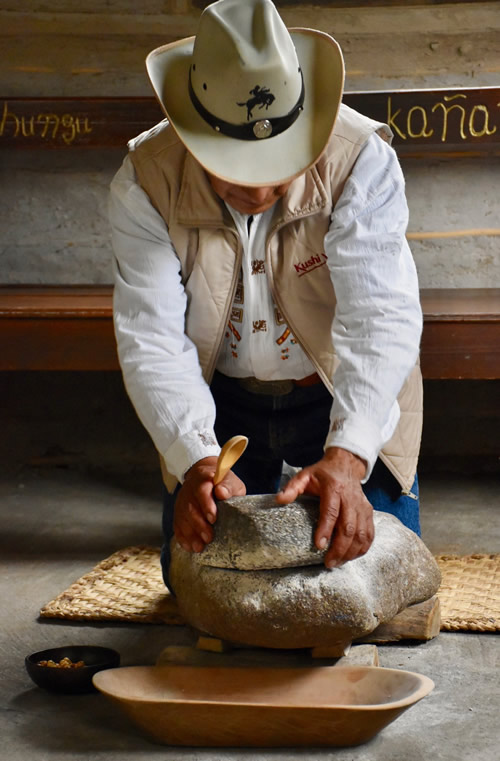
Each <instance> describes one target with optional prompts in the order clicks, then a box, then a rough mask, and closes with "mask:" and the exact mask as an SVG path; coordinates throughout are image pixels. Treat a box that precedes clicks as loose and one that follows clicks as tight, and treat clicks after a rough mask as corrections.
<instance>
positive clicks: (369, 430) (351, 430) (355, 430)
mask: <svg viewBox="0 0 500 761" xmlns="http://www.w3.org/2000/svg"><path fill="white" fill-rule="evenodd" d="M381 446H382V441H381V436H380V430H379V428H378V426H376V425H374V424H373V422H372V421H370V420H367V419H366V418H363V417H361V416H359V415H357V416H350V417H349V418H343V417H337V418H335V419H334V420H332V421H331V423H330V431H329V433H328V436H327V437H326V442H325V447H324V448H325V449H328V448H329V447H340V448H341V449H346V450H347V451H348V452H352V453H353V454H355V455H357V456H358V457H361V459H362V460H364V461H365V462H366V473H365V475H364V478H362V479H361V483H362V484H365V483H366V482H367V481H368V479H369V478H370V476H371V473H372V470H373V466H374V465H375V462H376V461H377V457H378V453H379V451H380V448H381Z"/></svg>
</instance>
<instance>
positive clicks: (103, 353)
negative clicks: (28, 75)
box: [0, 87, 500, 379]
mask: <svg viewBox="0 0 500 761" xmlns="http://www.w3.org/2000/svg"><path fill="white" fill-rule="evenodd" d="M1 102H2V101H1V99H0V103H1ZM344 102H345V103H347V104H348V105H350V106H352V107H354V108H356V109H358V110H359V111H361V112H362V113H365V114H367V115H369V116H372V117H373V118H375V119H379V120H381V121H386V122H388V123H389V124H390V125H391V127H392V129H393V132H394V142H393V145H394V147H395V149H396V151H397V152H398V154H399V155H400V156H401V157H406V158H413V157H422V156H425V157H432V156H436V157H439V158H444V159H453V158H456V157H467V158H469V157H478V158H484V157H488V158H490V159H491V158H492V157H496V156H500V88H496V87H481V88H462V89H454V90H450V89H448V90H420V91H418V90H409V91H395V92H386V91H384V92H362V93H345V95H344ZM162 116H163V115H162V112H161V110H160V107H159V106H158V104H157V102H156V100H155V99H154V98H151V97H150V98H56V99H53V98H52V99H46V98H6V99H3V105H0V151H1V149H2V148H6V149H9V150H12V149H22V148H31V149H33V148H37V149H46V148H51V149H59V150H73V149H74V148H84V149H86V148H89V149H90V148H114V149H115V148H116V149H120V150H122V151H123V152H124V151H125V146H126V141H127V140H128V139H129V138H130V137H132V136H134V135H137V134H138V133H139V132H141V131H143V130H146V129H148V128H149V127H151V126H152V125H153V124H155V123H156V122H157V121H159V120H160V119H161V118H162ZM421 300H422V306H423V311H424V333H423V339H422V353H421V359H422V370H423V374H424V377H425V378H429V379H430V378H435V379H438V378H443V379H445V378H449V379H452V378H467V379H493V378H500V289H496V288H493V289H490V288H484V289H483V288H480V289H462V288H460V289H429V290H423V291H422V292H421ZM117 369H118V361H117V356H116V347H115V339H114V334H113V325H112V289H111V287H110V286H97V285H96V286H93V285H90V286H29V285H19V286H18V285H15V286H9V285H3V286H0V370H117Z"/></svg>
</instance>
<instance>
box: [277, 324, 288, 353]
mask: <svg viewBox="0 0 500 761" xmlns="http://www.w3.org/2000/svg"><path fill="white" fill-rule="evenodd" d="M290 334H291V333H290V328H287V329H286V330H285V332H284V333H282V334H281V335H280V337H279V338H277V339H276V343H277V344H278V346H281V344H283V343H285V341H286V339H287V338H288V337H289V336H290ZM287 351H288V349H287Z"/></svg>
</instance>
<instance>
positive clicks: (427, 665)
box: [0, 467, 500, 761]
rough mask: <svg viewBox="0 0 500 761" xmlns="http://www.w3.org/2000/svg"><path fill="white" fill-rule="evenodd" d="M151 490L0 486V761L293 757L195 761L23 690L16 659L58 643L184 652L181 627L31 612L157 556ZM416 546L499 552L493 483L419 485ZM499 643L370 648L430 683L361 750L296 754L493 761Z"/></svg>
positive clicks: (481, 639)
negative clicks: (99, 567) (108, 568)
mask: <svg viewBox="0 0 500 761" xmlns="http://www.w3.org/2000/svg"><path fill="white" fill-rule="evenodd" d="M159 488H160V487H159V483H158V482H157V481H156V477H155V476H152V475H151V474H149V475H148V474H143V475H134V476H130V477H128V478H125V477H124V476H122V475H116V476H107V477H103V476H102V475H99V474H96V473H88V472H87V473H84V472H82V471H78V470H71V469H58V468H54V467H51V468H38V469H21V470H19V471H18V472H17V473H15V474H14V473H10V475H9V476H8V477H6V478H5V479H4V480H3V481H2V482H1V483H0V499H1V503H2V510H1V517H0V520H1V524H2V525H1V531H0V548H1V555H0V563H1V574H0V591H1V599H2V600H3V606H2V607H3V613H4V615H3V617H2V618H3V623H2V627H1V632H0V651H1V653H2V659H1V664H0V669H1V672H0V675H1V678H0V696H1V697H0V700H1V703H0V706H1V713H0V722H1V724H0V737H1V739H2V742H1V748H0V758H1V759H5V760H6V761H42V760H44V759H48V758H49V757H50V758H53V757H54V756H59V757H60V758H63V759H64V760H65V761H71V759H77V758H78V759H81V758H85V759H88V760H89V761H94V760H97V759H106V761H115V760H116V761H118V759H120V761H124V760H126V759H129V758H130V759H132V758H133V759H134V761H142V759H150V758H158V759H160V758H161V759H186V760H187V759H190V760H193V761H198V760H199V761H202V760H203V761H204V760H206V761H209V760H210V761H215V760H216V759H217V761H218V760H220V761H222V760H223V759H224V760H226V759H227V760H228V761H229V759H234V760H235V761H240V759H241V760H243V759H245V760H247V759H259V760H262V761H264V760H265V761H268V760H269V761H270V760H271V759H272V761H282V760H284V759H298V758H303V757H304V751H303V750H299V749H282V750H281V749H277V750H269V749H267V750H266V749H262V750H261V751H256V750H252V749H249V750H246V749H227V750H210V749H208V750H205V749H190V748H188V749H182V748H181V749H178V748H169V747H165V746H163V747H162V746H159V745H155V744H153V743H151V742H149V741H148V740H147V739H145V738H143V737H142V736H141V735H140V734H139V732H137V731H136V730H135V729H134V727H133V726H131V725H130V724H129V723H128V722H127V721H124V720H123V717H122V715H121V714H120V713H119V711H118V709H117V708H115V707H114V706H113V705H111V704H110V703H108V702H107V700H106V699H105V698H104V697H103V696H101V695H99V694H91V695H82V696H69V697H63V696H57V695H53V694H49V693H47V692H44V691H43V690H41V689H39V688H36V687H34V685H33V683H32V682H31V681H30V679H29V677H28V675H27V674H26V672H25V670H24V663H23V661H24V657H25V655H27V654H28V653H30V652H33V651H36V650H40V649H42V648H44V647H50V646H55V645H59V644H77V643H81V644H86V643H93V644H100V645H105V646H110V647H114V648H116V649H117V650H119V651H120V653H121V656H122V665H136V664H152V663H154V662H155V659H156V657H157V656H158V654H159V653H160V651H161V650H162V649H163V647H165V646H166V645H168V644H190V643H192V642H193V639H194V635H193V633H191V632H190V631H188V630H187V629H185V628H183V627H167V626H154V625H138V624H135V625H123V626H122V625H111V626H110V625H94V626H91V625H87V624H75V625H73V624H67V623H63V622H59V623H56V622H54V621H51V622H47V621H46V622H41V621H38V620H37V614H38V610H39V608H40V607H41V606H42V605H43V604H44V603H46V602H48V601H49V600H51V599H52V598H53V597H54V596H55V595H57V594H58V593H59V592H61V591H62V590H63V589H65V588H66V587H67V586H68V585H69V584H70V583H72V582H73V581H74V580H76V579H77V578H78V577H79V576H81V575H82V574H83V573H85V572H87V571H89V570H90V569H91V568H92V567H93V566H94V565H95V564H96V563H97V562H99V561H100V560H102V559H103V558H104V557H106V556H107V555H109V554H111V553H112V552H114V551H116V550H118V549H120V548H123V547H126V546H129V545H134V544H150V545H159V544H160V542H161V536H160V508H159V497H158V495H159ZM421 492H422V524H423V538H424V540H425V541H426V543H427V544H428V546H429V547H430V549H431V550H432V551H433V552H435V553H440V552H450V553H464V554H466V553H471V552H500V524H499V521H498V511H499V509H500V482H499V480H498V478H495V477H489V476H481V477H476V478H473V477H461V476H456V475H453V476H447V475H442V474H440V475H435V476H431V475H429V474H427V475H424V476H422V477H421ZM499 646H500V639H499V638H498V637H496V636H495V635H491V634H474V633H441V634H440V635H439V636H438V637H437V638H436V639H435V640H433V641H431V642H429V643H425V644H405V645H401V644H394V645H386V646H381V647H379V654H380V661H381V665H382V666H387V667H395V668H404V669H409V670H413V671H417V672H420V673H422V674H426V675H428V676H430V677H431V678H432V679H433V680H434V682H435V685H436V686H435V689H434V691H433V692H432V693H431V694H430V695H429V696H428V697H427V698H425V699H424V700H423V701H421V702H420V703H418V704H417V705H416V706H414V707H412V708H411V709H410V710H409V711H407V712H406V713H405V714H403V715H402V716H400V717H399V718H398V719H397V720H396V721H395V722H394V723H393V724H391V725H390V726H389V727H387V728H386V729H385V730H384V731H383V732H382V733H381V734H379V735H378V736H377V737H376V738H375V739H374V740H373V741H372V742H371V743H369V744H367V745H364V746H360V747H358V748H352V749H339V750H319V749H314V748H311V749H308V750H307V756H306V757H307V758H308V759H335V761H423V760H424V759H426V760H427V759H433V760H434V761H435V760H437V759H439V760H442V761H460V760H462V759H469V758H471V759H474V761H496V759H497V758H498V746H499V741H500V733H499V707H500V699H499V698H500V692H499V679H498V674H499V671H498V669H499V653H500V647H499Z"/></svg>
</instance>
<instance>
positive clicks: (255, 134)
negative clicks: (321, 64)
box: [189, 70, 305, 140]
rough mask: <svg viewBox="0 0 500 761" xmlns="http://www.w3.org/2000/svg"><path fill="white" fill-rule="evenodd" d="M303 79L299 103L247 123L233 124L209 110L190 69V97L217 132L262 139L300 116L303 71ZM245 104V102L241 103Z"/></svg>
mask: <svg viewBox="0 0 500 761" xmlns="http://www.w3.org/2000/svg"><path fill="white" fill-rule="evenodd" d="M300 77H301V81H302V87H301V90H300V95H299V99H298V101H297V103H296V104H295V106H294V107H293V108H292V110H291V111H289V112H288V113H287V114H285V115H284V116H275V117H273V118H270V119H267V118H265V117H264V118H262V119H254V120H253V121H251V122H248V123H247V124H232V123H231V122H226V121H224V120H223V119H219V118H218V117H216V116H214V115H213V114H211V113H210V111H208V110H207V109H206V108H205V106H204V105H203V104H202V103H201V102H200V101H199V100H198V98H197V96H196V93H195V91H194V90H193V85H192V83H191V70H190V71H189V97H190V98H191V102H192V104H193V106H194V107H195V109H196V110H197V112H198V113H199V115H200V116H201V118H202V119H204V120H205V121H206V122H207V124H209V125H210V126H211V127H212V128H213V129H214V130H215V131H216V132H220V133H221V134H222V135H225V136H226V137H234V138H236V140H262V139H267V138H269V137H275V136H276V135H279V134H281V133H282V132H285V130H287V129H288V128H289V127H291V125H292V124H293V123H294V121H295V120H296V119H297V117H298V116H299V114H300V112H301V111H302V110H303V108H304V97H305V90H304V77H303V76H302V71H301V72H300ZM239 105H243V104H239Z"/></svg>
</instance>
